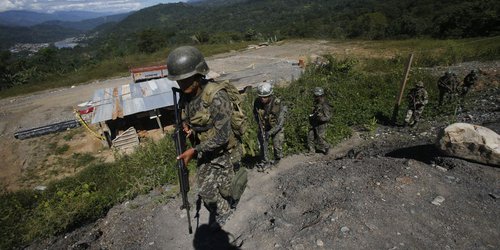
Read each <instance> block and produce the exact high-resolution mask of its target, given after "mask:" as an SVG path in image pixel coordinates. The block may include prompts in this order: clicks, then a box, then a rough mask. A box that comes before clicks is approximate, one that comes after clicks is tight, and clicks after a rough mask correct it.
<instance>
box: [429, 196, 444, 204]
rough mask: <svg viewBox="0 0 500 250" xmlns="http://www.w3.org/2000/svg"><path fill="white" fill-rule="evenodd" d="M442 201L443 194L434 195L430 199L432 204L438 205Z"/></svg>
mask: <svg viewBox="0 0 500 250" xmlns="http://www.w3.org/2000/svg"><path fill="white" fill-rule="evenodd" d="M443 201H444V197H443V196H440V195H438V196H436V198H434V200H432V201H431V203H432V204H434V205H436V206H440V205H441V203H443Z"/></svg>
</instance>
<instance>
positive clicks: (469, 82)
mask: <svg viewBox="0 0 500 250" xmlns="http://www.w3.org/2000/svg"><path fill="white" fill-rule="evenodd" d="M477 79H478V76H477V74H476V71H474V70H472V71H471V72H470V73H469V74H467V75H466V76H465V78H464V86H463V87H462V93H461V94H462V96H465V95H466V94H467V93H468V92H469V90H470V89H471V88H472V86H473V85H474V84H475V83H476V81H477Z"/></svg>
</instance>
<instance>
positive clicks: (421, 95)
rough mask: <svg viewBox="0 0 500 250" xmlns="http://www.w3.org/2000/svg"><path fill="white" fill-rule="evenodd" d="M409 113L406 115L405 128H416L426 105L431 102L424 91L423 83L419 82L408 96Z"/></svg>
mask: <svg viewBox="0 0 500 250" xmlns="http://www.w3.org/2000/svg"><path fill="white" fill-rule="evenodd" d="M407 98H408V112H407V113H406V118H405V126H407V125H410V126H412V127H413V126H415V125H416V124H417V122H418V121H419V119H420V116H421V115H422V112H424V107H425V105H426V104H427V103H428V102H429V96H428V94H427V91H426V90H425V89H424V83H423V82H422V81H419V82H417V84H416V85H415V87H414V88H412V89H410V92H409V93H408V95H407Z"/></svg>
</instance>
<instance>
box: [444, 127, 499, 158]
mask: <svg viewBox="0 0 500 250" xmlns="http://www.w3.org/2000/svg"><path fill="white" fill-rule="evenodd" d="M437 147H438V148H439V149H440V150H441V151H442V152H443V153H444V154H446V155H449V156H454V157H459V158H463V159H467V160H472V161H476V162H479V163H483V164H488V165H496V166H500V135H498V134H497V133H495V132H494V131H492V130H490V129H488V128H485V127H482V126H478V125H472V124H468V123H454V124H451V125H450V126H448V127H446V128H445V129H444V130H442V131H441V132H440V133H439V135H438V141H437Z"/></svg>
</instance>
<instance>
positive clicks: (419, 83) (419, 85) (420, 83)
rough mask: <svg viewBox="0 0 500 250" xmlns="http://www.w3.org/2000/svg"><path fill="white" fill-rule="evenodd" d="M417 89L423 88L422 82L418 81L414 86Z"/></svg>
mask: <svg viewBox="0 0 500 250" xmlns="http://www.w3.org/2000/svg"><path fill="white" fill-rule="evenodd" d="M415 86H417V87H420V88H423V87H424V82H422V81H418V82H417V84H416V85H415Z"/></svg>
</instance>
